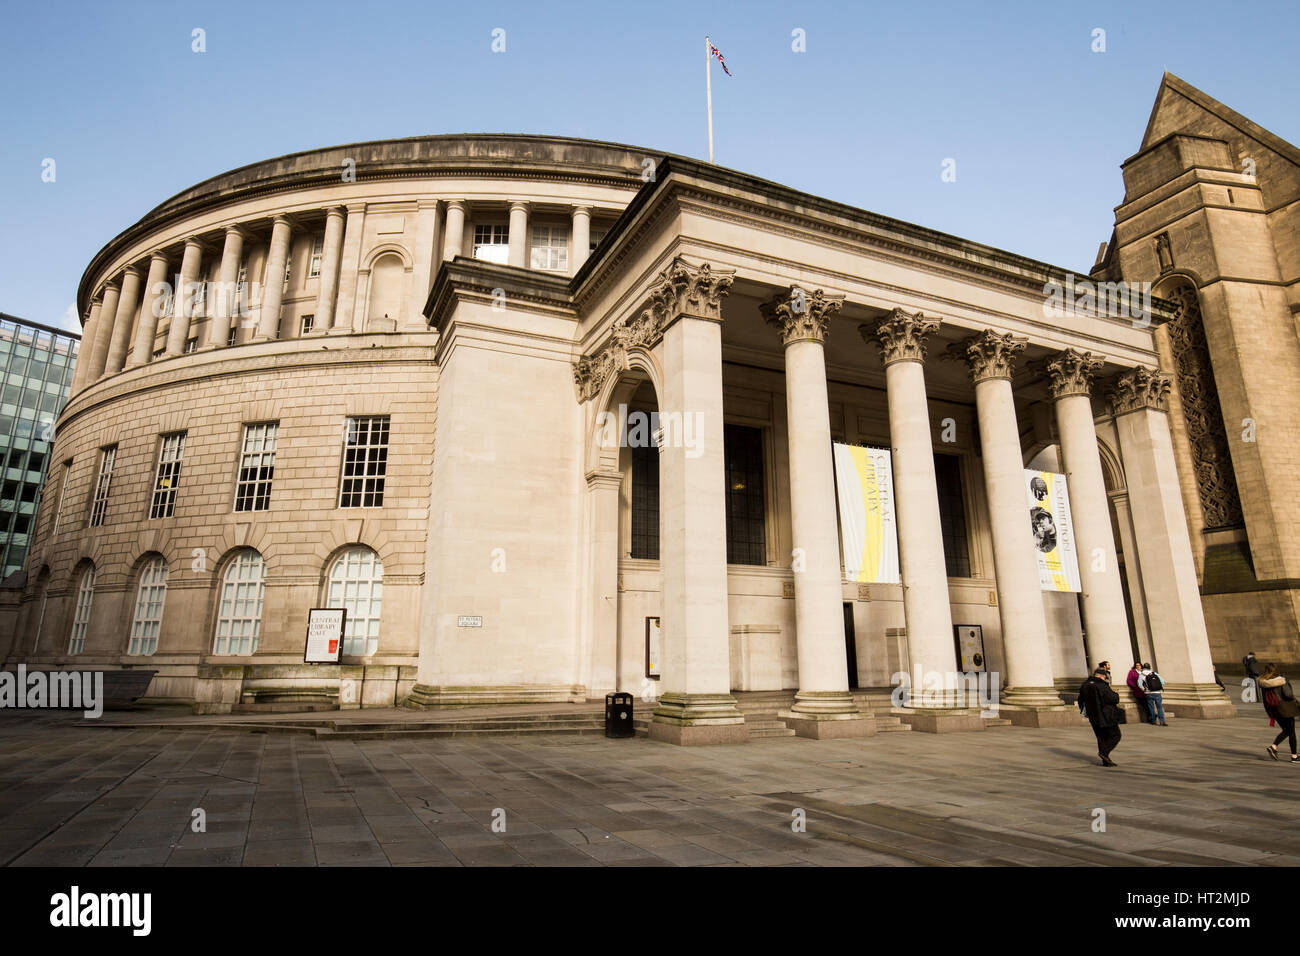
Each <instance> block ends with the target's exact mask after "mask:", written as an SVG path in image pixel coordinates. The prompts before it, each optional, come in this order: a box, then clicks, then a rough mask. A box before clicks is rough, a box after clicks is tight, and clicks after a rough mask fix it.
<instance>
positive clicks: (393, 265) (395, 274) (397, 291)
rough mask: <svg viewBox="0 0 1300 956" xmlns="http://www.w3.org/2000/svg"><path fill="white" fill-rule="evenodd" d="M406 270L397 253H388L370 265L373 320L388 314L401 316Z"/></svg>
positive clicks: (389, 316)
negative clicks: (403, 279)
mask: <svg viewBox="0 0 1300 956" xmlns="http://www.w3.org/2000/svg"><path fill="white" fill-rule="evenodd" d="M405 272H406V270H405V268H404V267H403V265H402V259H401V257H400V256H398V255H396V254H395V253H391V252H390V253H388V254H386V255H382V256H380V257H379V258H378V259H376V260H375V263H374V265H372V266H371V267H370V312H369V315H368V318H369V319H370V320H371V321H374V320H376V319H382V318H383V317H384V316H388V318H390V319H397V318H399V317H400V316H399V313H400V311H401V306H402V277H403V275H404V274H405Z"/></svg>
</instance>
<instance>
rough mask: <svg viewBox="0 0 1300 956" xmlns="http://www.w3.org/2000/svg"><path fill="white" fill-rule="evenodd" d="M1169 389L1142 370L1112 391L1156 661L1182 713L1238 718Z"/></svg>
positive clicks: (1159, 376) (1168, 697) (1161, 377)
mask: <svg viewBox="0 0 1300 956" xmlns="http://www.w3.org/2000/svg"><path fill="white" fill-rule="evenodd" d="M1169 389H1170V380H1169V376H1168V375H1165V374H1164V373H1162V372H1159V371H1156V370H1155V369H1149V368H1142V367H1138V368H1135V369H1133V370H1132V371H1130V372H1125V373H1124V374H1123V375H1121V376H1119V378H1118V379H1117V381H1116V382H1115V386H1114V389H1113V390H1112V392H1111V406H1112V407H1113V408H1114V410H1115V431H1116V433H1117V435H1118V436H1119V448H1120V454H1121V456H1122V457H1123V459H1124V476H1125V479H1126V484H1127V486H1128V495H1129V502H1130V503H1131V505H1132V519H1133V530H1134V537H1135V538H1136V539H1137V542H1136V543H1137V555H1136V557H1137V560H1138V562H1139V564H1140V566H1141V571H1142V574H1141V577H1142V580H1143V581H1146V582H1152V586H1149V587H1147V588H1146V589H1145V591H1146V593H1145V597H1146V605H1147V614H1148V619H1149V621H1150V626H1151V643H1152V647H1153V649H1154V656H1155V660H1153V661H1152V662H1151V663H1152V664H1153V665H1154V666H1155V668H1156V669H1157V670H1158V671H1159V672H1160V676H1161V677H1163V678H1164V680H1165V691H1164V695H1165V703H1166V704H1168V705H1169V706H1170V708H1171V709H1172V710H1173V711H1174V712H1175V713H1176V714H1178V716H1179V717H1232V716H1235V714H1236V710H1235V708H1234V707H1233V705H1232V703H1231V702H1230V701H1229V700H1228V698H1227V697H1225V696H1224V694H1223V691H1221V690H1220V689H1219V687H1218V685H1217V684H1215V682H1214V667H1213V663H1212V661H1211V658H1210V640H1209V636H1208V635H1207V634H1206V630H1205V616H1204V612H1203V611H1202V610H1201V594H1200V589H1199V588H1198V586H1197V583H1196V565H1195V563H1194V562H1193V560H1192V544H1191V540H1190V538H1189V537H1188V534H1187V515H1186V512H1185V511H1184V510H1183V500H1182V489H1181V487H1180V485H1179V481H1178V468H1177V466H1176V465H1175V460H1174V448H1173V440H1172V438H1171V437H1170V434H1169V415H1168V411H1169V405H1168V396H1169ZM1126 557H1128V556H1127V555H1126Z"/></svg>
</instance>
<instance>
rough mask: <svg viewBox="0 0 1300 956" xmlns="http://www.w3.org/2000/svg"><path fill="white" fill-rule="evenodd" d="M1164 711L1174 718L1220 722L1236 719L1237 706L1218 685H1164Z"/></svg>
mask: <svg viewBox="0 0 1300 956" xmlns="http://www.w3.org/2000/svg"><path fill="white" fill-rule="evenodd" d="M1163 693H1164V701H1163V702H1164V705H1165V710H1167V711H1169V712H1170V713H1172V714H1173V715H1174V716H1175V717H1190V718H1191V719H1193V720H1220V719H1222V718H1225V717H1236V716H1237V706H1236V705H1235V704H1234V703H1233V702H1232V701H1231V700H1230V699H1229V698H1228V695H1227V694H1225V693H1224V692H1223V691H1221V690H1219V685H1218V684H1172V683H1171V684H1166V685H1165V689H1164V692H1163Z"/></svg>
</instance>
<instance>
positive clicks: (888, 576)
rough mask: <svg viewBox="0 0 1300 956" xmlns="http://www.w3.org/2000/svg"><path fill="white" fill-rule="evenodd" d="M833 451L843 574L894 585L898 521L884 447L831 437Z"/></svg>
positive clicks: (896, 581)
mask: <svg viewBox="0 0 1300 956" xmlns="http://www.w3.org/2000/svg"><path fill="white" fill-rule="evenodd" d="M834 452H835V488H836V496H837V498H838V499H839V504H840V541H841V546H842V547H843V549H844V551H843V553H844V575H845V577H847V578H848V580H850V581H859V582H862V583H868V584H897V583H898V581H899V577H898V526H897V523H896V520H895V517H894V471H893V465H892V464H891V460H890V455H889V449H888V448H866V447H863V446H862V445H845V444H842V443H840V442H836V443H835V445H834Z"/></svg>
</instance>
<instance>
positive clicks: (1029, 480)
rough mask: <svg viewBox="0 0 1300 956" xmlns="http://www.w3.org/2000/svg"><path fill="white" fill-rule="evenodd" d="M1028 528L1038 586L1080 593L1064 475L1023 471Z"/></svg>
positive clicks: (1068, 499) (1050, 589)
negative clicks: (1027, 508) (1035, 563)
mask: <svg viewBox="0 0 1300 956" xmlns="http://www.w3.org/2000/svg"><path fill="white" fill-rule="evenodd" d="M1025 493H1026V494H1027V495H1029V527H1030V531H1031V532H1032V535H1033V542H1034V552H1035V554H1036V555H1037V556H1038V586H1039V587H1040V588H1041V589H1042V590H1044V591H1079V590H1082V588H1081V587H1080V584H1079V556H1078V554H1077V553H1076V552H1075V542H1074V523H1073V522H1072V520H1071V518H1070V491H1069V488H1068V487H1067V485H1066V482H1065V475H1061V474H1057V473H1056V472H1051V471H1029V470H1028V469H1026V470H1025Z"/></svg>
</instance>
